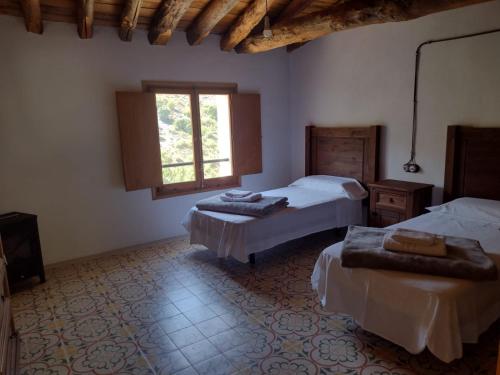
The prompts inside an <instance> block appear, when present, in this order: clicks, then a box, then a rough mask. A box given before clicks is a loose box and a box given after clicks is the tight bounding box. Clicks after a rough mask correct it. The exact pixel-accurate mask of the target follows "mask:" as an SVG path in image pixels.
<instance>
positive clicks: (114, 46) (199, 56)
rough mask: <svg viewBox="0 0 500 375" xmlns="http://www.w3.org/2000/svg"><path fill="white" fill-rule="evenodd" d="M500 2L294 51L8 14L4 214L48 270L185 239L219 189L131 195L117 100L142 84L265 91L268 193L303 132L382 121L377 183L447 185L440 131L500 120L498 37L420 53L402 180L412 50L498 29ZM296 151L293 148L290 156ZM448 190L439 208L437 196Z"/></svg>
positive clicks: (2, 32) (1, 131)
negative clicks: (411, 170) (31, 233)
mask: <svg viewBox="0 0 500 375" xmlns="http://www.w3.org/2000/svg"><path fill="white" fill-rule="evenodd" d="M499 14H500V1H495V2H492V3H487V4H483V5H476V6H472V7H468V8H464V9H460V10H456V11H451V12H446V13H441V14H436V15H432V16H429V17H426V18H423V19H419V20H415V21H411V22H407V23H401V24H385V25H377V26H371V27H365V28H360V29H356V30H351V31H345V32H340V33H335V34H332V35H331V36H328V37H325V38H322V39H320V40H317V41H315V42H312V43H309V44H307V45H306V46H304V47H302V48H301V49H299V50H297V51H295V52H294V53H293V54H291V55H287V54H286V53H285V52H284V51H283V50H280V51H273V52H270V53H265V54H259V55H236V54H229V53H223V52H220V51H219V47H218V38H217V37H210V38H209V39H208V40H207V41H206V42H205V43H204V44H203V45H201V46H198V47H190V46H188V44H187V43H186V41H185V36H184V34H182V33H179V34H176V35H175V36H174V38H173V40H172V41H171V42H170V43H169V44H168V45H167V46H166V47H158V46H150V45H149V44H148V42H147V40H146V35H145V33H144V32H142V31H138V32H136V34H135V35H134V41H133V42H132V43H125V42H121V41H120V40H119V39H118V37H117V35H116V30H115V29H112V28H105V27H98V28H96V30H95V36H94V38H93V39H91V40H80V39H79V38H78V37H77V33H76V26H75V25H69V24H62V23H46V24H45V32H44V34H43V35H41V36H39V35H34V34H30V33H27V32H26V31H25V29H24V24H23V22H22V20H21V19H19V18H14V17H7V16H0V53H1V57H0V212H6V211H10V210H18V211H26V212H32V213H35V214H38V215H39V225H40V232H41V239H42V246H43V253H44V257H45V261H46V263H52V262H56V261H62V260H66V259H71V258H76V257H81V256H85V255H90V254H94V253H99V252H102V251H106V250H111V249H117V248H121V247H125V246H130V245H134V244H138V243H144V242H148V241H154V240H158V239H161V238H166V237H170V236H174V235H178V234H181V233H184V230H183V228H182V227H181V225H180V221H181V219H182V217H183V216H184V214H185V213H186V212H187V211H188V209H189V208H190V207H191V206H192V205H193V203H194V202H195V201H196V200H198V199H200V198H202V197H205V196H208V195H210V194H212V193H205V194H196V195H187V196H183V197H177V198H170V199H163V200H156V201H153V200H152V199H151V192H150V191H148V190H143V191H138V192H129V193H127V192H125V190H124V188H123V181H122V173H121V159H120V150H119V140H118V129H117V120H116V108H115V98H114V92H115V91H116V90H139V89H140V86H141V80H187V81H213V82H236V83H238V85H239V88H240V90H241V91H259V92H260V93H261V95H262V119H263V152H264V155H263V156H264V173H263V174H260V175H254V176H247V177H244V178H243V187H244V188H249V189H253V190H262V189H268V188H272V187H278V186H282V185H284V184H287V183H288V182H289V181H290V180H291V178H296V177H299V176H301V175H302V174H303V170H304V156H303V155H304V126H305V125H307V124H310V123H314V124H318V125H333V124H345V125H367V124H384V125H386V130H385V132H384V134H383V158H382V159H383V160H382V164H383V165H382V176H383V177H390V178H400V179H407V180H416V181H422V182H430V183H434V184H435V185H436V186H439V187H441V186H442V185H443V169H444V149H445V135H446V126H447V125H449V124H480V125H483V126H486V125H499V124H500V105H499V103H500V69H499V67H500V47H499V46H500V35H494V36H486V37H481V38H480V39H471V40H464V41H457V42H451V43H449V44H440V45H432V46H427V47H424V50H423V59H422V76H421V91H420V99H421V107H420V125H419V133H418V140H417V161H418V162H419V164H420V165H421V166H422V167H423V172H422V173H420V174H417V175H410V174H405V173H404V172H402V170H401V165H402V164H403V163H405V162H406V161H407V159H408V154H409V147H410V126H411V110H412V102H411V101H412V85H413V67H414V52H415V48H416V46H417V45H418V43H420V42H422V41H425V40H427V39H431V38H439V37H445V36H450V35H456V34H460V33H467V32H474V31H479V30H484V29H487V28H491V27H499V26H500V21H499V20H498V15H499ZM290 146H291V147H290ZM439 198H440V193H439V192H438V194H436V197H435V199H436V200H439Z"/></svg>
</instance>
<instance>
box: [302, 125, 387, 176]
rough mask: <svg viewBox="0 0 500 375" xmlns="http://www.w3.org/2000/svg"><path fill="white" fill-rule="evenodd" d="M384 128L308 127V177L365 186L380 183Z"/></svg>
mask: <svg viewBox="0 0 500 375" xmlns="http://www.w3.org/2000/svg"><path fill="white" fill-rule="evenodd" d="M380 130H381V126H379V125H376V126H367V127H347V128H345V127H329V128H324V127H316V126H313V125H311V126H307V127H306V176H310V175H314V174H323V175H332V176H340V177H352V178H355V179H357V180H358V181H359V182H362V183H363V184H365V185H366V184H368V183H371V182H375V181H376V180H377V179H378V168H379V148H380Z"/></svg>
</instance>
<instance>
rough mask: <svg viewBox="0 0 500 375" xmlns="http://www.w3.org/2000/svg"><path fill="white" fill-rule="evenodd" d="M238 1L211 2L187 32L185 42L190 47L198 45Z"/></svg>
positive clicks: (213, 0) (219, 0) (218, 0)
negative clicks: (186, 41)
mask: <svg viewBox="0 0 500 375" xmlns="http://www.w3.org/2000/svg"><path fill="white" fill-rule="evenodd" d="M238 1H239V0H212V1H210V2H209V3H208V5H207V6H206V7H205V8H203V10H202V12H201V13H200V15H199V16H198V17H196V19H195V20H194V22H193V23H192V24H191V26H189V28H188V30H187V33H186V35H187V40H188V42H189V44H191V45H197V44H200V43H201V42H202V41H203V40H204V39H205V38H206V37H207V36H208V34H210V32H211V31H212V29H213V28H214V27H215V25H217V24H218V23H219V21H220V20H221V19H222V18H223V17H224V16H225V15H226V14H227V13H229V11H230V10H231V9H233V7H234V6H235V5H236V4H237V3H238Z"/></svg>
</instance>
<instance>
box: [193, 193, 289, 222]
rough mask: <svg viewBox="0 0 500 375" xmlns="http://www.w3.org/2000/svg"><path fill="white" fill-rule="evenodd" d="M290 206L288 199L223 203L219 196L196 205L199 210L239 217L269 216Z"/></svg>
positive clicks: (266, 198)
mask: <svg viewBox="0 0 500 375" xmlns="http://www.w3.org/2000/svg"><path fill="white" fill-rule="evenodd" d="M286 206H288V198H286V197H266V196H263V197H262V199H261V200H259V201H256V202H223V201H222V200H221V199H220V197H219V196H218V195H217V196H215V197H211V198H207V199H203V200H201V201H199V202H198V203H196V208H198V209H199V210H207V211H216V212H226V213H230V214H237V215H248V216H257V217H262V216H267V215H270V214H272V213H274V212H276V211H278V210H281V209H283V208H285V207H286Z"/></svg>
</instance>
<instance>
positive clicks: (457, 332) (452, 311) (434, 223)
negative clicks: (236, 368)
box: [312, 198, 500, 362]
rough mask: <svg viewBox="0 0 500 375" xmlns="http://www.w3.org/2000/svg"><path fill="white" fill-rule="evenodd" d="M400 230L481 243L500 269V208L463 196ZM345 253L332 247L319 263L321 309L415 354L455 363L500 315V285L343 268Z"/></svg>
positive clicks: (316, 284) (316, 285)
mask: <svg viewBox="0 0 500 375" xmlns="http://www.w3.org/2000/svg"><path fill="white" fill-rule="evenodd" d="M492 202H493V203H492ZM393 227H402V228H409V229H416V230H421V231H426V232H430V233H436V234H443V235H449V236H458V237H468V238H472V239H476V240H479V241H480V243H481V245H482V247H483V248H484V250H485V251H486V252H487V253H488V254H489V256H490V257H491V258H492V259H493V260H494V261H495V263H496V264H497V267H498V268H500V202H495V201H487V200H479V199H469V198H462V199H459V200H456V201H453V202H450V203H448V204H446V205H443V206H439V208H435V210H434V211H433V212H431V213H428V214H425V215H421V216H419V217H416V218H414V219H411V220H408V221H405V222H402V223H399V224H396V225H395V226H393ZM341 248H342V243H337V244H335V245H333V246H330V247H328V248H327V249H325V250H324V251H323V252H322V253H321V255H320V257H319V259H318V260H317V262H316V265H315V268H314V272H313V275H312V285H313V288H314V289H315V290H316V291H317V293H318V296H319V298H320V301H321V303H322V305H323V306H324V307H325V308H326V310H328V311H331V312H337V313H345V314H349V315H351V316H352V317H353V318H354V319H355V320H356V322H357V323H358V324H359V325H360V326H361V327H363V328H364V329H366V330H367V331H370V332H373V333H375V334H378V335H379V336H382V337H384V338H386V339H388V340H390V341H392V342H394V343H396V344H399V345H401V346H402V347H404V348H405V349H406V350H408V351H409V352H410V353H419V352H421V351H422V350H424V349H425V348H426V347H427V348H428V349H429V350H430V351H431V352H432V353H433V354H434V355H435V356H436V357H438V358H439V359H441V360H443V361H445V362H450V361H452V360H454V359H456V358H460V357H461V356H462V343H476V342H477V340H478V338H479V335H480V334H481V333H482V332H484V331H485V330H487V329H488V327H489V326H490V325H491V324H492V323H493V322H495V321H496V320H497V319H498V318H499V317H500V281H493V282H473V281H467V280H461V279H451V278H445V277H437V276H429V275H420V274H414V273H404V272H395V271H383V270H371V269H363V268H343V267H342V266H341V265H340V253H341Z"/></svg>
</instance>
